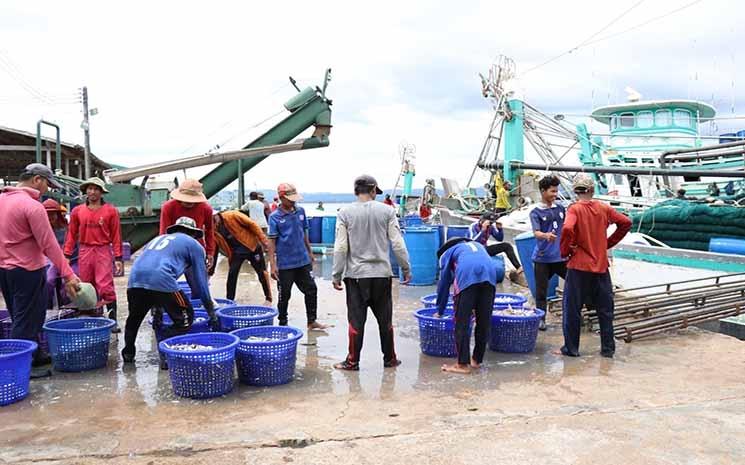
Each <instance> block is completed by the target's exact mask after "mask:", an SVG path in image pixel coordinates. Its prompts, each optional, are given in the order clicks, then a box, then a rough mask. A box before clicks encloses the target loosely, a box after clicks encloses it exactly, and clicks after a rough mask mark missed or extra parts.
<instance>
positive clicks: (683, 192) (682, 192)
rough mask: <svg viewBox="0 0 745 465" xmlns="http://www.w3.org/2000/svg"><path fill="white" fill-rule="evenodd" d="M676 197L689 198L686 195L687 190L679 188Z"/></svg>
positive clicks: (680, 198)
mask: <svg viewBox="0 0 745 465" xmlns="http://www.w3.org/2000/svg"><path fill="white" fill-rule="evenodd" d="M676 198H678V199H679V200H688V198H687V197H686V190H685V189H678V192H677V195H676Z"/></svg>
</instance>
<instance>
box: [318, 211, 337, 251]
mask: <svg viewBox="0 0 745 465" xmlns="http://www.w3.org/2000/svg"><path fill="white" fill-rule="evenodd" d="M335 238H336V217H335V216H324V217H323V224H322V228H321V242H322V243H324V244H333V243H334V239H335Z"/></svg>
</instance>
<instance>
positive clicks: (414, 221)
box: [404, 214, 424, 228]
mask: <svg viewBox="0 0 745 465" xmlns="http://www.w3.org/2000/svg"><path fill="white" fill-rule="evenodd" d="M422 224H424V222H423V221H422V217H421V216H419V215H416V214H414V215H406V216H405V217H404V225H405V226H406V227H407V228H408V227H410V226H421V225H422Z"/></svg>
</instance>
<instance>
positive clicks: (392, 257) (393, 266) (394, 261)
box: [388, 246, 398, 278]
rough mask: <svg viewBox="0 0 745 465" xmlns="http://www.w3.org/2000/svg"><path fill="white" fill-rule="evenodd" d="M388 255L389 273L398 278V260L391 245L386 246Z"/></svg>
mask: <svg viewBox="0 0 745 465" xmlns="http://www.w3.org/2000/svg"><path fill="white" fill-rule="evenodd" d="M388 256H389V257H390V260H391V274H392V275H393V277H395V278H398V260H397V259H396V254H394V253H393V247H390V246H389V247H388Z"/></svg>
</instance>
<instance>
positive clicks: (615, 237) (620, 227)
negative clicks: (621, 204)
mask: <svg viewBox="0 0 745 465" xmlns="http://www.w3.org/2000/svg"><path fill="white" fill-rule="evenodd" d="M608 210H609V212H608V213H609V214H608V221H609V222H610V223H613V224H615V225H616V230H615V232H614V233H613V234H611V235H610V237H609V238H608V248H609V249H610V248H611V247H613V246H614V245H616V244H618V243H619V242H621V239H623V238H624V236H626V234H628V232H629V231H630V230H631V220H630V219H629V217H628V216H626V215H624V214H623V213H619V212H617V211H616V210H615V209H614V208H612V207H608Z"/></svg>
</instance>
